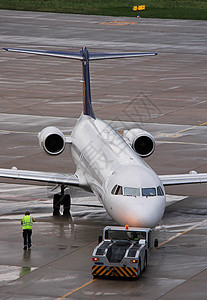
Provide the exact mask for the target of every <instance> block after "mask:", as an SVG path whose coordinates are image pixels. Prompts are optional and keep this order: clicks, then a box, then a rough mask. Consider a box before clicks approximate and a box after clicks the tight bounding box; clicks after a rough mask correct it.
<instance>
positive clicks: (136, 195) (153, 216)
mask: <svg viewBox="0 0 207 300" xmlns="http://www.w3.org/2000/svg"><path fill="white" fill-rule="evenodd" d="M3 49H4V50H6V51H10V52H18V53H27V54H36V55H44V56H51V57H59V58H65V59H75V60H79V61H81V62H82V72H83V112H82V114H81V116H80V117H79V119H78V120H77V123H76V125H75V127H74V129H73V131H72V133H71V136H70V137H65V136H64V134H63V133H62V132H61V130H60V129H58V128H56V127H53V126H49V127H46V128H44V129H43V130H42V131H41V132H40V133H39V134H38V139H39V144H40V147H41V148H42V149H43V150H44V151H45V152H46V153H48V154H49V155H53V156H56V155H59V154H60V153H62V152H63V151H64V149H65V146H66V144H70V145H71V155H72V158H73V160H74V163H75V165H76V172H75V174H60V173H55V172H54V173H53V172H39V171H38V172H37V171H27V170H18V169H17V168H15V167H13V168H12V169H0V177H3V178H14V179H23V180H32V181H39V182H45V183H52V184H55V185H59V186H60V187H61V192H60V193H58V194H54V197H53V215H59V213H60V205H61V204H63V207H64V212H63V214H65V215H68V214H70V207H71V200H70V195H68V194H66V193H65V190H66V188H67V187H69V186H72V187H79V188H82V189H84V190H87V191H90V192H93V193H94V194H95V195H96V196H97V198H98V200H99V201H100V203H101V204H102V205H103V207H104V208H105V210H106V211H107V213H108V214H109V215H110V216H111V218H112V219H113V220H115V221H116V222H117V223H118V224H120V225H126V224H128V225H129V226H135V227H150V228H152V227H154V226H156V225H157V224H158V223H159V222H160V220H161V219H162V216H163V214H164V211H165V206H166V194H165V189H164V186H169V185H179V184H190V183H203V182H207V173H200V174H198V173H197V172H195V171H191V172H190V173H189V174H178V175H160V176H158V175H157V174H156V173H155V172H154V171H153V170H152V169H151V167H150V166H149V165H147V163H146V162H145V161H144V160H143V158H145V157H147V156H150V155H151V154H152V153H153V151H154V149H155V140H154V138H153V137H152V135H151V134H150V133H149V132H147V131H145V130H142V129H139V128H133V129H129V130H124V131H123V132H122V133H120V132H117V131H116V130H114V129H113V128H112V127H111V126H110V125H109V124H108V123H106V122H105V121H102V120H100V119H98V118H96V116H95V113H94V110H93V106H92V101H91V89H90V72H89V61H93V60H102V59H117V58H131V57H141V56H154V55H157V52H152V53H139V52H131V53H130V52H129V53H89V51H88V49H87V48H86V47H83V48H82V49H81V50H80V52H62V51H44V50H30V49H16V48H3Z"/></svg>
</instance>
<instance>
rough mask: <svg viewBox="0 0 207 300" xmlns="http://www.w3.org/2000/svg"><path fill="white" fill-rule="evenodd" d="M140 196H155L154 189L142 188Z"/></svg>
mask: <svg viewBox="0 0 207 300" xmlns="http://www.w3.org/2000/svg"><path fill="white" fill-rule="evenodd" d="M142 196H145V197H153V196H156V189H155V188H142Z"/></svg>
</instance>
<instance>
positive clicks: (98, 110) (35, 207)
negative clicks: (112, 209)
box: [0, 10, 207, 300]
mask: <svg viewBox="0 0 207 300" xmlns="http://www.w3.org/2000/svg"><path fill="white" fill-rule="evenodd" d="M206 34H207V26H206V22H205V21H191V20H159V19H142V18H136V15H135V17H134V18H118V17H104V16H84V15H66V14H52V13H35V12H19V11H6V10H0V48H2V47H19V48H31V49H45V50H47V49H48V50H52V49H53V50H69V51H78V50H80V49H81V47H83V46H86V47H87V48H88V49H89V51H92V52H96V51H97V52H98V51H99V52H108V51H110V52H118V51H121V52H123V51H140V52H143V51H146V52H148V51H157V52H158V55H157V56H156V57H143V58H136V59H135V58H133V59H122V60H109V61H99V62H92V63H91V65H90V71H91V85H92V100H93V105H94V110H95V114H96V116H97V117H98V118H101V119H104V120H107V121H108V122H109V123H110V124H111V125H112V126H113V127H114V128H116V129H129V128H134V127H138V128H142V129H145V130H148V131H149V132H151V133H152V135H153V136H154V137H155V140H156V150H155V153H154V154H153V155H152V156H150V157H149V158H147V159H146V162H147V163H148V164H149V165H150V166H151V167H152V168H153V169H154V170H155V171H156V173H157V174H177V173H188V172H190V171H191V170H196V171H198V172H207V156H206V153H207V130H206V129H207V128H206V127H207V118H206V115H207V99H206V94H207V84H206V82H207V60H206V54H207V46H206ZM0 53H1V55H0V63H1V73H0V100H1V101H0V108H1V109H0V138H1V149H0V167H1V168H11V167H13V166H16V167H17V168H19V169H27V170H39V171H55V172H63V173H67V172H68V173H74V171H75V166H74V163H73V161H72V159H71V156H70V150H69V148H67V149H66V150H65V151H64V152H63V154H61V155H59V156H55V157H50V156H47V155H46V154H45V153H43V151H42V150H41V149H40V147H39V145H38V140H37V133H38V132H39V131H41V130H42V129H43V128H44V127H46V126H50V125H52V126H57V127H59V128H60V129H61V130H62V131H63V132H64V134H66V135H69V134H70V132H71V130H72V128H73V126H74V125H75V123H76V120H77V118H78V117H79V116H80V114H81V111H82V78H81V64H80V62H77V61H70V60H62V59H56V58H48V57H39V56H33V55H23V54H17V53H9V52H5V51H3V50H0ZM53 188H54V187H52V186H50V185H46V186H44V185H35V184H30V183H28V182H27V183H26V182H18V181H16V180H1V183H0V224H1V225H0V226H1V231H0V241H1V243H0V297H1V299H28V300H30V299H96V298H99V299H106V298H108V299H149V300H151V299H152V300H153V299H163V300H167V299H206V293H207V288H206V281H207V252H206V248H207V238H206V234H207V203H206V190H207V185H206V184H202V185H200V184H199V185H186V186H175V187H170V188H167V189H166V191H167V193H168V196H167V208H166V212H165V215H164V217H163V220H162V222H161V223H160V224H158V226H157V228H156V229H157V237H158V239H159V247H158V248H157V249H155V250H152V251H151V257H150V261H149V266H148V268H147V270H146V271H145V272H144V273H143V274H142V276H141V277H140V278H139V279H138V280H137V281H123V280H122V281H121V280H102V279H101V280H99V279H95V280H93V278H92V275H91V264H92V263H91V254H92V251H93V248H94V247H95V246H96V245H97V239H98V236H99V235H101V232H102V229H103V228H104V226H105V225H110V224H114V225H116V223H115V222H114V221H113V220H112V219H111V218H110V217H109V216H108V215H107V213H106V212H105V210H104V209H103V208H101V207H97V206H96V205H98V204H99V203H98V201H97V199H96V198H95V197H94V196H93V195H91V194H89V193H86V192H83V191H80V190H78V189H70V191H69V192H70V193H71V196H72V203H73V204H76V205H73V206H72V209H71V216H70V217H69V218H64V217H63V216H60V217H58V218H55V217H53V216H52V195H53V193H54V192H57V188H56V190H53ZM84 204H87V205H93V206H94V207H86V206H80V205H84ZM25 210H30V211H31V214H32V216H33V217H34V218H35V219H36V223H35V224H34V229H33V236H32V239H33V246H32V249H31V250H30V251H23V249H22V248H23V239H22V229H21V225H20V221H21V218H22V216H23V215H24V212H25Z"/></svg>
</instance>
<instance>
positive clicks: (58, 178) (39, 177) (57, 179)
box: [0, 168, 79, 186]
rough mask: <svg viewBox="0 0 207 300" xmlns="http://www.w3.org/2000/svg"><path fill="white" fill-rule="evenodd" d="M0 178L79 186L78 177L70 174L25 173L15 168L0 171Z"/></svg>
mask: <svg viewBox="0 0 207 300" xmlns="http://www.w3.org/2000/svg"><path fill="white" fill-rule="evenodd" d="M0 177H3V178H13V179H22V180H31V181H39V182H47V183H54V184H65V185H69V186H79V180H78V177H77V176H76V175H70V174H60V173H52V172H38V171H26V170H18V169H16V168H12V169H0Z"/></svg>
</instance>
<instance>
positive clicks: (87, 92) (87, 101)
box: [3, 47, 157, 119]
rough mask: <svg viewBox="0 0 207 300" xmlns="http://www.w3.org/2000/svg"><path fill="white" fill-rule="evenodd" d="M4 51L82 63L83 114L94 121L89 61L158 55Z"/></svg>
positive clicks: (84, 49)
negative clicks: (73, 60) (74, 60)
mask: <svg viewBox="0 0 207 300" xmlns="http://www.w3.org/2000/svg"><path fill="white" fill-rule="evenodd" d="M3 49H4V50H6V51H10V52H20V53H28V54H37V55H45V56H53V57H60V58H68V59H76V60H80V61H82V72H83V114H84V115H87V116H90V117H91V118H93V119H95V114H94V111H93V106H92V101H91V87H90V71H89V61H90V60H102V59H115V58H130V57H141V56H152V55H157V52H146V53H145V52H143V53H142V52H126V53H90V54H89V51H88V50H87V48H86V47H83V48H82V49H81V50H80V51H79V52H64V51H44V50H30V49H15V48H3Z"/></svg>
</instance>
